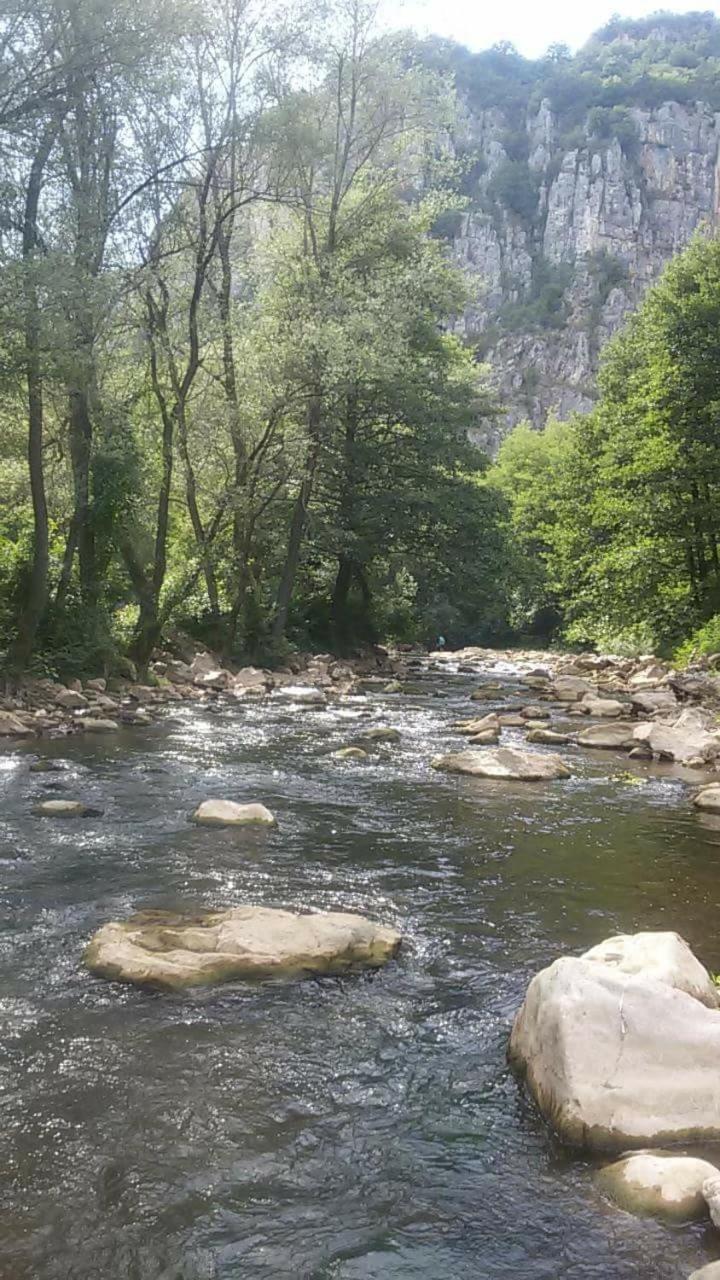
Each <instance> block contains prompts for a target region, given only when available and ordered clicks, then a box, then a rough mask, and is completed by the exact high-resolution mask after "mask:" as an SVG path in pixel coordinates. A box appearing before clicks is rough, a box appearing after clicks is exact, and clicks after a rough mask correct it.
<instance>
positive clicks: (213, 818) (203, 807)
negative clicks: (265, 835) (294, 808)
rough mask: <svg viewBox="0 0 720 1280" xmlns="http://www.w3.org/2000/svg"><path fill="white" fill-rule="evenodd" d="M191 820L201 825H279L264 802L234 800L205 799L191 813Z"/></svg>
mask: <svg viewBox="0 0 720 1280" xmlns="http://www.w3.org/2000/svg"><path fill="white" fill-rule="evenodd" d="M190 822H194V823H196V825H197V826H199V827H245V826H250V825H259V826H262V827H275V826H277V822H276V819H275V817H274V815H273V814H272V813H271V812H270V810H269V809H266V808H265V805H264V804H236V803H235V801H234V800H203V802H202V804H199V805H198V807H197V809H196V810H195V812H194V813H192V814H191V815H190Z"/></svg>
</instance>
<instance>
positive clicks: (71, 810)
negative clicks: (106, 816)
mask: <svg viewBox="0 0 720 1280" xmlns="http://www.w3.org/2000/svg"><path fill="white" fill-rule="evenodd" d="M33 813H36V814H38V815H39V816H40V817H41V818H92V817H98V816H99V814H100V810H99V809H93V808H91V806H90V805H87V804H83V802H82V800H41V801H40V802H39V803H38V804H36V805H33Z"/></svg>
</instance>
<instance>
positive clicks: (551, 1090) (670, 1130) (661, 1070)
mask: <svg viewBox="0 0 720 1280" xmlns="http://www.w3.org/2000/svg"><path fill="white" fill-rule="evenodd" d="M716 999H717V997H716V994H715V992H714V988H713V984H712V982H711V979H710V976H709V974H708V973H707V971H706V970H705V969H704V968H703V966H702V965H701V964H700V963H699V961H697V960H696V958H695V957H694V956H693V954H692V952H691V951H690V949H689V947H688V946H687V944H686V943H684V942H683V940H682V939H681V938H679V937H678V936H677V935H675V934H666V933H660V934H640V935H634V936H633V935H630V936H629V937H628V936H627V935H625V936H620V937H618V938H611V939H608V940H607V942H605V943H601V944H600V946H599V947H594V948H592V950H591V951H590V952H589V953H588V954H587V955H584V956H580V957H577V958H576V957H574V956H565V957H563V958H562V959H560V960H556V961H555V963H554V964H551V965H550V966H549V967H548V968H547V969H543V970H542V971H541V972H540V973H538V974H537V975H536V977H535V978H533V980H532V982H531V983H530V986H529V987H528V991H527V994H526V997H525V1001H524V1004H523V1006H522V1008H521V1009H520V1012H519V1013H518V1015H517V1017H516V1019H515V1022H514V1025H513V1029H512V1034H511V1037H510V1048H509V1056H510V1059H511V1062H512V1063H513V1064H514V1066H515V1067H516V1068H517V1069H518V1071H520V1072H521V1073H522V1074H523V1075H524V1077H525V1079H526V1082H527V1084H528V1087H529V1089H530V1091H531V1093H532V1094H533V1096H534V1098H535V1100H536V1102H537V1104H538V1106H539V1108H540V1110H541V1111H542V1113H543V1115H544V1116H545V1117H546V1118H547V1119H548V1120H549V1122H550V1123H551V1124H552V1125H553V1127H554V1128H555V1129H556V1130H557V1132H558V1133H559V1135H560V1136H561V1137H562V1138H563V1139H564V1140H565V1141H567V1142H569V1143H571V1144H573V1145H575V1146H581V1147H589V1148H591V1149H597V1150H615V1151H623V1150H625V1149H627V1148H628V1147H637V1146H648V1145H652V1146H666V1145H667V1144H668V1143H670V1142H678V1141H682V1142H684V1143H690V1142H699V1141H703V1140H706V1139H707V1140H717V1139H719V1138H720V1089H718V1067H717V1064H718V1061H720V1058H719V1056H718V1055H720V1009H718V1008H717V1005H716V1003H715V1002H716Z"/></svg>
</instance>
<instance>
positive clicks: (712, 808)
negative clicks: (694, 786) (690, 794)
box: [693, 782, 720, 813]
mask: <svg viewBox="0 0 720 1280" xmlns="http://www.w3.org/2000/svg"><path fill="white" fill-rule="evenodd" d="M693 804H694V805H695V808H696V809H704V810H705V811H706V812H707V813H720V782H712V783H711V784H710V786H708V787H703V788H702V790H701V791H698V793H697V795H696V796H695V797H694V798H693Z"/></svg>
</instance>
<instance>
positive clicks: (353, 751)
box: [333, 747, 370, 760]
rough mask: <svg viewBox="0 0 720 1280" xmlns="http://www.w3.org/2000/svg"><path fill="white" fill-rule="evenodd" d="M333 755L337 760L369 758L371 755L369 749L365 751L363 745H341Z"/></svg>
mask: <svg viewBox="0 0 720 1280" xmlns="http://www.w3.org/2000/svg"><path fill="white" fill-rule="evenodd" d="M333 755H334V757H335V759H336V760H369V759H370V756H369V755H368V753H367V751H363V749H362V747H341V748H340V750H339V751H334V752H333Z"/></svg>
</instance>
